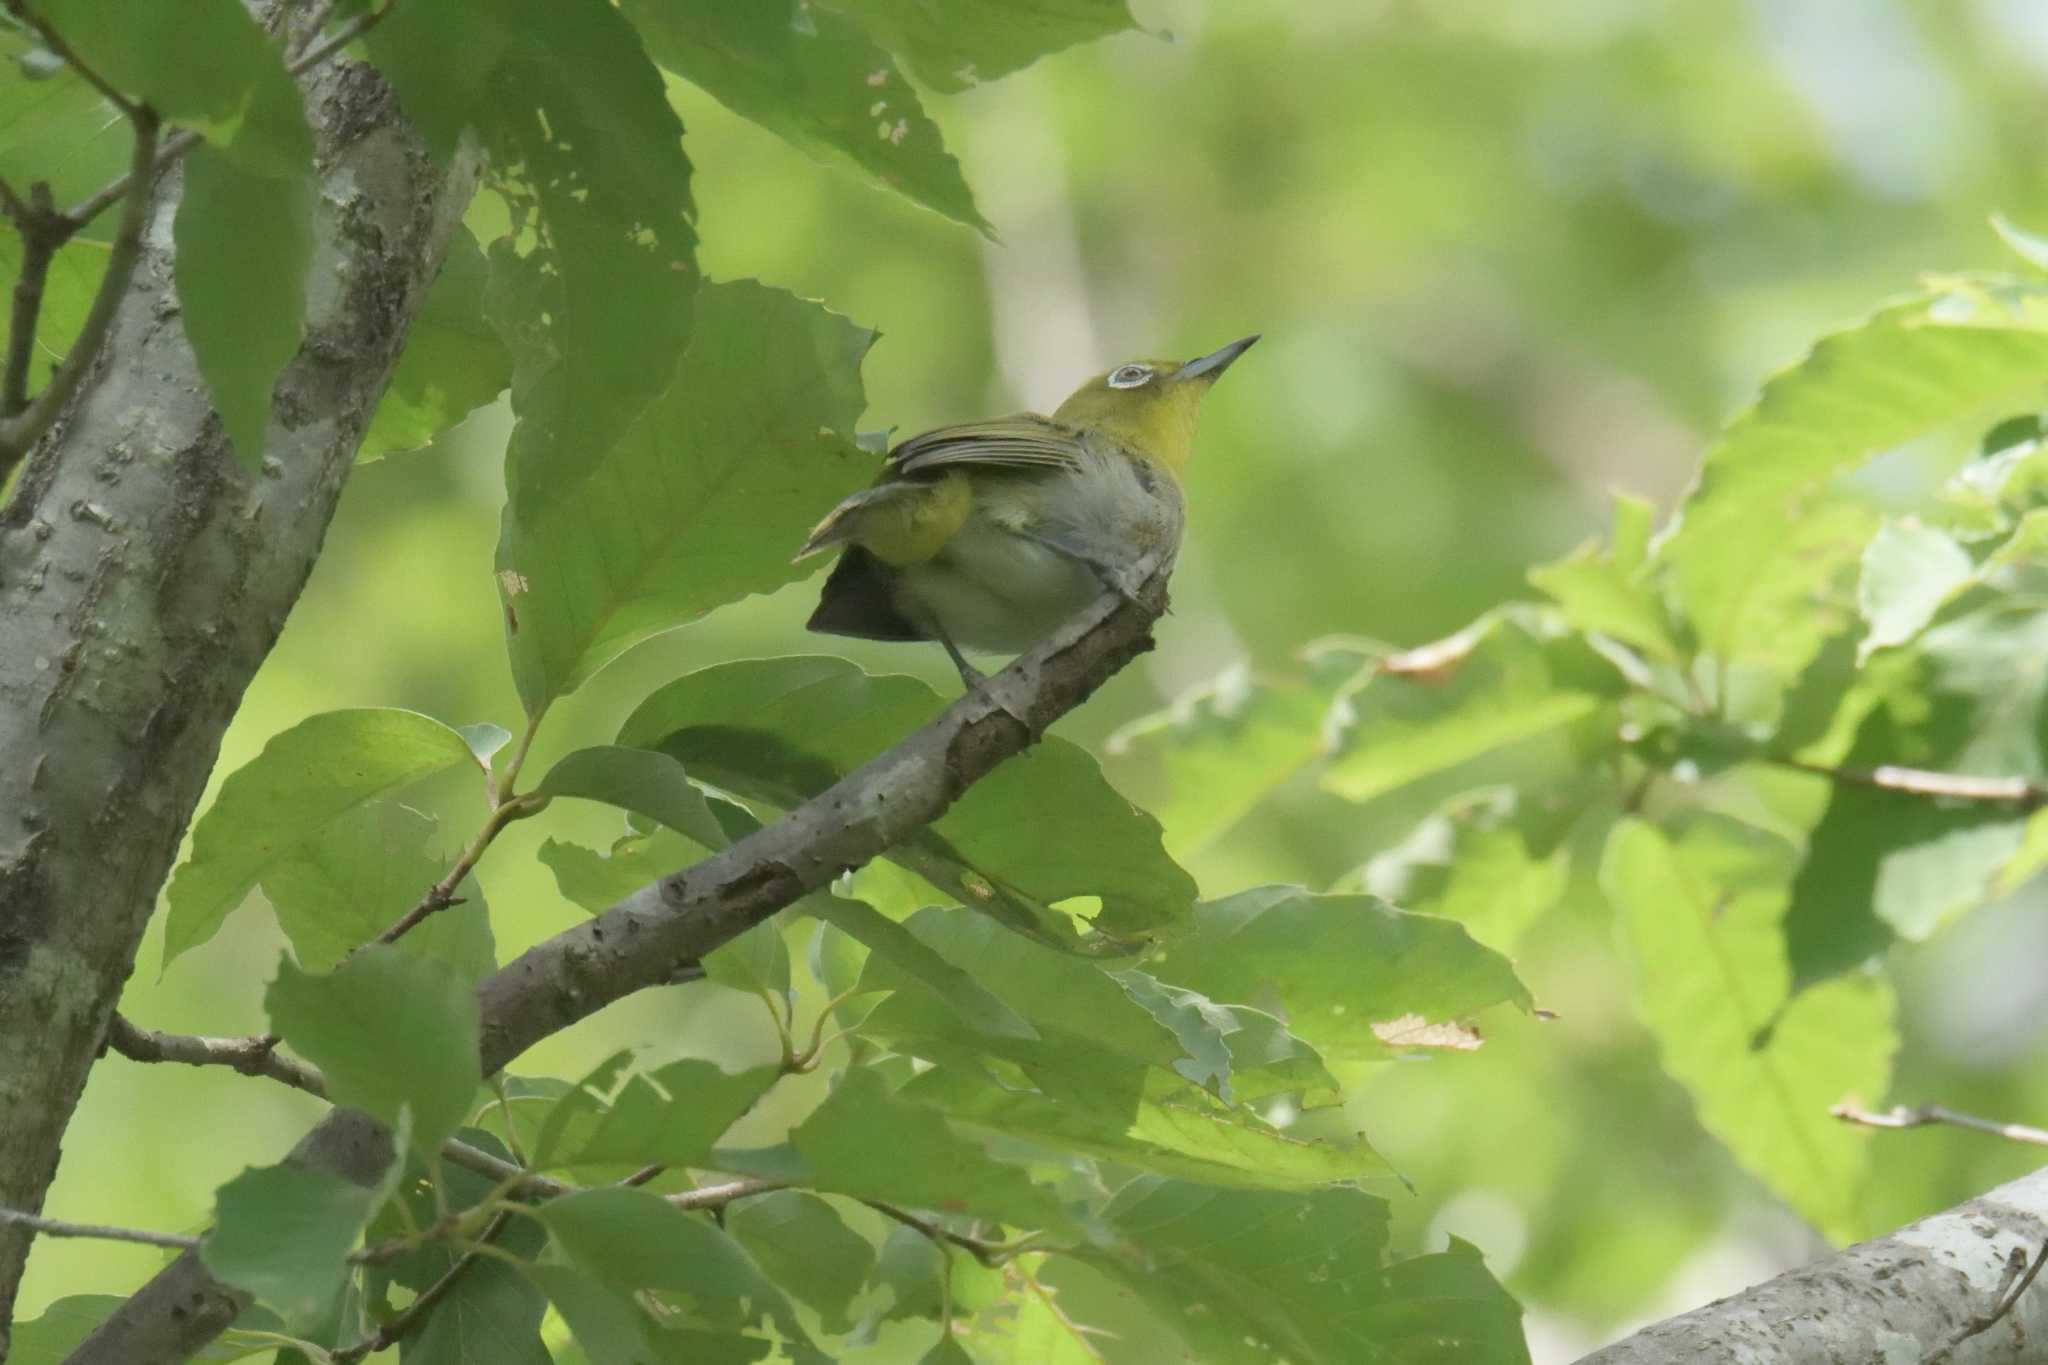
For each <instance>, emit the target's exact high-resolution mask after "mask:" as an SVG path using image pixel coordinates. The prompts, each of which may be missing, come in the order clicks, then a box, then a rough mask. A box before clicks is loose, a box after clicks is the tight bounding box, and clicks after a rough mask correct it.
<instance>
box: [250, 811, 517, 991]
mask: <svg viewBox="0 0 2048 1365" xmlns="http://www.w3.org/2000/svg"><path fill="white" fill-rule="evenodd" d="M436 828H437V824H436V822H435V820H434V819H433V817H431V816H427V815H422V814H420V813H419V812H418V811H416V810H412V809H410V808H408V807H405V806H401V805H399V804H397V803H396V802H390V801H366V802H364V803H363V804H362V805H359V806H357V807H355V808H354V809H353V810H350V811H347V812H345V813H343V814H342V815H340V816H338V817H337V818H335V819H334V820H332V821H330V822H328V824H327V825H326V827H325V828H324V829H323V830H322V831H321V834H320V837H319V839H318V840H315V841H310V842H307V843H302V844H300V845H299V846H298V847H296V848H294V849H293V850H291V851H290V852H289V853H287V854H286V855H285V856H284V857H282V858H279V859H277V860H276V861H275V862H273V863H272V864H271V865H270V867H269V869H268V870H266V871H265V872H264V874H263V883H262V885H263V894H264V896H265V898H266V899H268V900H269V901H270V905H271V908H272V909H273V910H275V911H276V912H277V923H278V927H279V928H281V929H283V930H284V933H285V937H286V938H288V939H290V940H291V944H292V952H293V955H294V956H296V957H297V958H298V960H299V965H300V966H301V967H303V968H305V969H306V970H308V971H326V970H327V969H328V968H330V967H333V966H334V965H335V964H336V963H338V962H340V961H341V960H342V959H343V958H344V957H347V956H348V955H349V954H350V953H351V952H353V951H355V949H356V948H358V947H360V946H361V945H363V944H365V943H368V942H369V941H370V940H372V939H374V938H376V937H377V935H378V934H380V933H382V932H384V930H386V929H388V928H390V927H391V926H392V925H393V924H395V923H396V922H397V921H398V920H399V918H400V917H401V916H403V915H405V914H406V913H407V912H409V911H410V910H412V908H413V907H414V906H415V905H417V904H418V903H419V900H420V897H421V896H422V895H423V894H424V893H425V892H426V891H427V889H428V888H429V887H432V886H433V885H435V884H436V883H437V882H439V881H440V880H441V876H442V873H443V870H444V869H445V868H446V866H447V859H445V858H443V857H441V856H439V855H437V854H435V853H434V852H433V851H432V850H431V849H430V848H429V841H430V840H431V839H432V838H433V836H434V831H435V829H436ZM457 894H458V895H459V896H460V897H462V899H463V903H462V904H460V905H451V906H449V907H448V908H447V909H445V910H439V911H436V912H435V913H434V914H432V915H430V916H428V917H427V918H426V919H425V920H423V921H421V923H420V924H419V925H418V926H417V927H416V928H414V929H413V930H412V932H411V933H408V934H407V935H406V936H405V937H404V938H402V939H400V940H399V941H398V944H397V947H398V949H399V951H401V952H405V953H410V954H412V955H414V956H419V957H432V958H438V959H440V960H441V961H443V962H446V963H447V964H448V965H449V966H451V967H453V968H454V969H455V970H456V971H457V972H458V973H460V974H461V975H462V977H463V979H464V980H466V981H469V982H470V983H471V984H474V983H476V982H478V981H481V980H483V978H484V977H486V976H488V975H490V973H491V972H493V971H495V970H496V969H497V952H496V943H495V941H494V940H493V938H492V936H491V917H490V907H489V906H488V905H486V904H485V903H484V899H483V892H482V891H481V890H480V889H479V888H478V886H477V884H476V881H475V879H474V878H465V879H464V880H463V882H462V884H461V885H460V886H459V887H458V888H457Z"/></svg>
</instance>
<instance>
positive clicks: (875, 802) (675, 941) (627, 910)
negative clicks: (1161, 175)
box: [69, 567, 1166, 1365]
mask: <svg viewBox="0 0 2048 1365" xmlns="http://www.w3.org/2000/svg"><path fill="white" fill-rule="evenodd" d="M1165 590H1166V569H1165V568H1164V567H1161V568H1159V569H1157V571H1156V572H1154V573H1152V574H1151V575H1150V577H1149V581H1148V582H1147V584H1146V586H1145V588H1144V589H1143V591H1142V593H1141V596H1142V597H1143V598H1144V599H1145V600H1146V601H1147V602H1149V603H1150V604H1151V605H1149V606H1147V605H1141V604H1139V603H1136V602H1127V601H1125V600H1123V599H1122V598H1118V597H1109V596H1106V597H1105V598H1103V600H1102V601H1100V602H1098V603H1097V604H1096V605H1095V606H1093V607H1091V608H1089V609H1088V610H1086V611H1084V612H1082V613H1081V614H1080V615H1079V616H1077V617H1076V618H1075V619H1074V620H1073V621H1072V622H1071V623H1069V624H1068V625H1067V626H1065V627H1063V628H1062V629H1061V630H1060V631H1058V632H1057V633H1055V634H1054V635H1053V636H1052V638H1051V639H1049V640H1047V641H1046V642H1045V643H1044V644H1041V645H1040V646H1038V647H1037V648H1036V649H1034V650H1032V651H1031V652H1030V653H1029V654H1026V655H1024V656H1023V657H1022V658H1020V659H1018V660H1017V661H1016V662H1015V663H1013V664H1011V665H1010V666H1009V667H1008V668H1006V669H1004V670H1003V671H1002V672H1001V673H998V674H997V675H996V676H995V677H993V678H990V679H988V680H987V681H985V682H984V683H982V684H981V685H980V686H979V687H977V688H976V689H975V690H974V691H972V692H970V693H968V694H967V695H966V696H964V697H962V698H961V699H960V700H959V701H957V702H955V703H954V704H953V705H952V706H950V707H948V708H947V709H946V711H945V712H944V713H943V714H942V715H940V716H939V717H938V718H937V719H935V720H933V721H932V722H931V723H930V724H928V725H926V726H925V727H924V728H923V729H921V730H918V731H917V732H915V733H914V734H911V735H909V736H906V737H905V738H904V739H903V741H902V742H901V743H899V744H897V745H896V746H895V747H894V748H892V749H890V750H889V751H888V752H887V753H884V754H882V755H880V756H879V757H877V758H875V759H873V760H871V761H870V762H868V763H867V764H865V765H863V766H862V767H860V768H858V769H856V770H854V771H853V772H851V773H849V774H847V775H846V776H845V777H844V778H842V779H841V780H840V781H839V782H837V783H835V784H833V785H832V786H831V787H829V788H827V789H826V790H825V791H823V792H821V793H820V794H819V795H817V796H815V797H813V798H812V799H811V800H809V801H806V802H805V803H804V804H803V805H801V806H798V807H797V808H796V809H795V810H793V811H791V812H789V814H787V815H785V816H784V817H783V818H782V819H780V820H778V821H776V822H775V823H774V824H772V825H769V826H767V827H765V828H763V829H760V830H757V831H755V832H754V833H753V834H751V835H749V836H747V837H746V838H745V839H742V840H740V841H739V842H738V843H736V844H734V845H733V846H732V847H730V848H728V849H726V850H725V851H724V852H722V853H719V854H717V855H715V856H713V857H711V858H707V859H706V860H705V861H703V862H701V863H698V864H696V865H695V866H693V867H688V868H684V869H682V870H681V871H679V872H676V873H674V874H672V875H670V876H668V877H664V878H662V879H661V880H660V881H658V882H653V883H650V884H649V885H647V886H644V887H642V888H640V889H639V890H638V891H636V892H634V893H633V894H632V895H630V896H627V897H626V898H625V899H624V900H621V901H620V902H618V904H616V905H614V906H612V907H610V908H609V909H607V910H606V911H605V912H604V913H603V914H601V915H598V916H596V917H595V918H592V919H589V920H586V921H584V922H583V923H581V924H578V925H575V926H573V927H572V928H569V929H566V930H564V931H563V932H561V933H559V934H557V935H555V936H554V937H553V938H551V939H548V940H546V941H545V942H543V943H539V944H536V945H535V946H534V947H532V948H529V949H528V950H527V951H526V952H525V953H523V954H521V955H520V957H519V958H518V959H517V960H516V961H514V962H511V963H508V964H507V965H506V966H504V967H503V968H501V969H500V970H499V971H497V972H496V973H495V974H493V975H492V976H490V977H489V978H487V979H486V980H485V981H484V982H483V984H482V985H481V986H479V987H478V990H477V995H478V999H479V1001H480V1003H481V1007H482V1013H483V1019H482V1028H483V1032H482V1054H483V1068H484V1074H485V1075H491V1074H493V1073H495V1072H497V1071H499V1070H501V1069H502V1068H503V1067H505V1066H506V1065H507V1064H508V1063H510V1062H511V1061H512V1060H513V1059H514V1058H516V1057H517V1056H518V1055H519V1054H520V1053H522V1052H524V1051H525V1050H526V1049H527V1048H529V1047H531V1046H532V1045H533V1044H534V1043H536V1042H538V1041H540V1040H541V1039H542V1038H545V1037H547V1036H548V1035H549V1034H551V1033H554V1032H556V1031H557V1030H560V1029H562V1028H566V1027H567V1026H568V1025H570V1024H572V1023H574V1022H576V1021H577V1020H579V1019H582V1018H584V1017H586V1016H588V1015H591V1014H594V1013H596V1012H597V1011H598V1010H600V1009H602V1008H604V1007H605V1006H606V1005H609V1004H611V1003H612V1002H614V1001H616V1000H619V999H621V998H623V997H625V996H626V995H629V994H631V993H632V992H634V991H638V990H642V989H644V988H646V987H648V986H658V985H661V984H662V983H664V982H666V981H669V980H671V979H672V978H673V977H674V976H675V974H676V972H677V969H678V968H679V967H683V966H686V965H688V964H691V963H693V962H695V961H696V960H697V959H699V958H701V957H702V956H703V955H704V954H705V953H708V952H710V951H711V950H712V949H713V948H716V947H718V946H719V945H720V944H722V943H725V942H726V941H728V940H730V939H731V938H733V937H734V936H735V935H737V934H739V933H741V932H743V931H744V930H746V929H747V928H749V927H751V926H752V925H755V924H758V923H760V922H761V921H762V920H764V919H766V918H767V917H768V916H770V915H772V914H774V913H775V912H776V911H777V910H780V909H781V908H782V907H784V906H786V905H788V904H790V903H791V902H793V901H795V900H796V899H797V898H798V897H799V896H802V895H803V894H805V893H806V892H808V891H813V890H816V889H817V888H819V887H821V886H824V885H825V884H826V883H828V882H830V881H831V880H832V879H833V878H834V877H836V876H838V875H839V873H840V872H841V871H842V870H844V869H846V868H852V867H858V866H860V865H861V864H863V863H865V862H867V861H868V860H869V859H871V858H874V857H877V856H879V855H880V854H881V853H883V852H884V851H886V850H887V849H888V848H889V847H891V846H892V845H893V844H895V843H896V842H898V841H899V840H901V839H902V838H904V837H905V836H906V835H908V834H910V833H911V832H913V831H915V830H917V829H920V828H922V827H923V826H925V825H927V824H930V823H931V822H932V821H933V820H934V819H936V818H938V816H939V815H941V814H942V813H944V811H945V810H946V808H947V807H948V806H950V805H952V804H953V802H955V801H956V800H958V799H959V798H960V794H961V793H962V792H964V791H966V790H967V788H968V787H969V786H970V785H972V784H973V783H974V782H976V781H978V780H979V779H980V778H981V777H983V776H984V775H985V774H987V773H988V772H989V771H990V770H991V769H993V768H994V767H995V766H996V765H997V764H998V763H1001V762H1002V761H1003V760H1004V759H1006V758H1008V757H1010V756H1011V755H1013V754H1016V753H1020V752H1022V751H1023V750H1024V749H1025V748H1027V747H1028V746H1030V745H1031V744H1033V743H1035V742H1036V741H1037V740H1038V739H1039V737H1040V736H1041V735H1043V734H1044V733H1045V729H1046V727H1047V726H1049V725H1051V724H1052V722H1053V721H1055V720H1057V719H1058V718H1059V717H1060V716H1062V715H1064V714H1065V713H1066V712H1068V711H1070V710H1072V709H1073V708H1074V707H1076V706H1078V705H1080V704H1081V702H1083V701H1084V700H1086V699H1087V698H1088V696H1089V695H1090V694H1091V693H1093V692H1094V691H1095V689H1096V688H1097V687H1099V686H1101V685H1102V683H1103V682H1104V681H1105V680H1106V679H1107V678H1108V677H1109V676H1110V675H1111V674H1112V673H1114V672H1116V671H1117V669H1119V668H1121V667H1123V665H1124V664H1126V663H1128V662H1129V661H1130V660H1131V659H1132V658H1134V657H1136V656H1137V655H1138V654H1139V653H1141V652H1143V651H1144V650H1147V649H1149V648H1151V646H1152V636H1151V628H1152V622H1153V620H1154V619H1155V616H1156V613H1157V611H1158V610H1159V609H1160V608H1161V607H1162V606H1163V604H1164V601H1165ZM384 1141H388V1139H385V1138H384V1136H383V1134H382V1133H381V1130H380V1129H379V1128H378V1126H377V1125H376V1124H375V1123H374V1122H372V1121H371V1120H369V1119H367V1118H365V1117H364V1116H363V1115H362V1114H360V1113H358V1112H356V1111H354V1110H347V1109H341V1110H336V1111H335V1112H334V1113H333V1114H331V1115H329V1116H328V1117H327V1118H326V1119H324V1120H322V1121H321V1122H320V1123H319V1124H318V1125H317V1126H316V1127H315V1128H314V1129H313V1131H312V1132H310V1133H308V1134H307V1135H306V1136H305V1138H303V1139H302V1140H301V1141H300V1142H299V1144H298V1146H297V1147H295V1148H294V1149H293V1151H292V1153H291V1156H290V1157H289V1158H288V1159H289V1160H292V1161H296V1162H299V1163H302V1164H304V1165H308V1166H313V1167H318V1168H320V1169H324V1170H329V1171H333V1172H334V1173H336V1174H338V1175H341V1176H342V1177H344V1178H346V1179H349V1180H353V1181H355V1182H356V1183H357V1184H361V1185H368V1184H371V1183H373V1182H374V1181H375V1180H377V1179H378V1177H379V1176H380V1175H382V1173H383V1168H384V1166H385V1165H386V1164H387V1163H388V1156H387V1155H386V1154H387V1153H388V1152H389V1147H388V1146H385V1145H380V1142H384ZM242 1303H243V1300H242V1299H241V1298H240V1297H239V1296H238V1295H237V1294H236V1293H235V1291H233V1290H231V1289H229V1288H227V1287H226V1286H225V1285H222V1284H220V1283H219V1282H218V1281H216V1280H215V1279H213V1277H212V1276H211V1275H209V1274H208V1273H207V1271H206V1268H205V1266H204V1265H202V1264H201V1263H200V1260H199V1258H198V1257H197V1256H196V1255H194V1254H192V1253H191V1252H186V1253H185V1254H184V1255H182V1256H180V1257H179V1258H178V1259H177V1260H176V1261H174V1262H172V1263H171V1265H169V1266H168V1267H166V1268H165V1269H164V1270H163V1272H162V1273H160V1274H159V1275H157V1277H156V1278H155V1279H153V1280H151V1281H150V1282H149V1283H148V1284H147V1285H145V1286H144V1287H143V1288H142V1290H141V1291H140V1292H139V1293H137V1294H136V1295H135V1296H134V1297H133V1298H131V1299H130V1300H129V1301H128V1302H127V1303H126V1304H123V1305H122V1306H121V1307H120V1308H119V1309H117V1310H115V1312H114V1314H113V1316H112V1317H110V1318H108V1319H107V1321H105V1322H104V1323H102V1324H101V1325H100V1327H99V1329H98V1330H97V1331H96V1332H94V1334H93V1335H92V1336H91V1337H89V1338H87V1340H86V1341H85V1342H84V1343H82V1344H81V1345H80V1346H79V1348H78V1349H77V1350H76V1351H74V1352H73V1353H72V1355H71V1357H70V1361H69V1365H172V1363H173V1362H176V1361H181V1360H184V1359H186V1358H188V1357H189V1356H190V1355H191V1354H192V1353H193V1352H195V1351H197V1350H198V1349H199V1348H200V1347H202V1346H204V1345H205V1344H206V1343H207V1342H208V1341H210V1340H212V1339H213V1337H215V1336H216V1335H218V1334H219V1333H220V1332H222V1331H224V1330H225V1329H226V1328H227V1326H228V1324H229V1323H230V1322H232V1321H233V1320H234V1317H235V1314H236V1313H237V1312H238V1311H239V1310H240V1308H241V1305H242Z"/></svg>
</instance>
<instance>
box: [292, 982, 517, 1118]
mask: <svg viewBox="0 0 2048 1365" xmlns="http://www.w3.org/2000/svg"><path fill="white" fill-rule="evenodd" d="M264 1007H265V1009H266V1010H268V1012H269V1014H270V1024H271V1027H272V1028H273V1029H275V1030H276V1031H277V1033H278V1034H279V1035H280V1036H282V1037H283V1039H284V1041H285V1042H286V1043H287V1044H288V1045H290V1047H291V1048H292V1049H293V1050H294V1051H296V1052H298V1053H299V1054H300V1055H302V1056H303V1057H305V1058H306V1060H307V1061H309V1062H312V1063H313V1064H314V1065H315V1066H317V1067H319V1068H320V1070H321V1071H322V1072H323V1073H325V1075H326V1077H327V1096H328V1098H329V1099H331V1100H332V1101H334V1103H336V1104H344V1105H351V1106H353V1107H355V1108H357V1109H362V1110H365V1111H366V1112H368V1113H370V1114H373V1115H375V1116H376V1117H377V1118H379V1119H382V1120H383V1121H384V1122H385V1123H386V1124H389V1125H391V1126H392V1127H394V1128H396V1127H397V1126H398V1122H399V1116H400V1114H401V1112H406V1113H410V1114H411V1116H412V1140H413V1142H414V1144H415V1145H416V1146H417V1147H418V1149H419V1150H420V1151H422V1152H433V1151H436V1150H438V1149H439V1147H440V1145H441V1140H442V1139H443V1138H445V1137H447V1136H448V1134H450V1133H451V1132H453V1131H454V1130H455V1127H456V1125H457V1124H459V1123H460V1122H461V1121H462V1118H463V1115H464V1114H465V1113H467V1112H468V1109H469V1102H470V1097H471V1096H472V1095H474V1094H475V1093H476V1088H477V1085H478V1083H479V1082H480V1081H481V1080H482V1071H481V1067H480V1064H479V1062H478V1059H477V1028H478V1016H477V1003H476V995H475V993H474V991H473V990H472V989H471V988H470V985H469V983H468V982H467V981H465V980H464V979H463V978H462V977H461V976H460V975H458V974H457V973H456V972H455V970H454V969H453V968H451V967H449V966H448V965H447V964H446V963H442V962H437V961H435V960H433V959H431V958H421V957H413V956H410V955H408V954H405V953H402V952H400V951H399V950H398V949H397V948H395V947H390V946H386V945H382V944H374V945H372V946H370V947H368V948H365V949H363V950H362V951H361V952H359V953H357V954H356V955H355V956H354V957H352V958H350V959H349V960H348V961H347V962H345V963H343V964H342V965H341V966H340V967H338V968H336V969H335V970H334V971H332V972H330V973H327V974H325V975H315V974H313V973H309V972H303V971H301V970H299V968H298V967H297V966H296V965H294V964H293V962H292V960H291V959H290V958H289V957H287V958H283V959H281V960H280V961H279V962H278V964H277V978H276V979H275V980H274V981H272V982H271V984H270V989H269V991H268V992H267V993H266V994H265V996H264Z"/></svg>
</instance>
